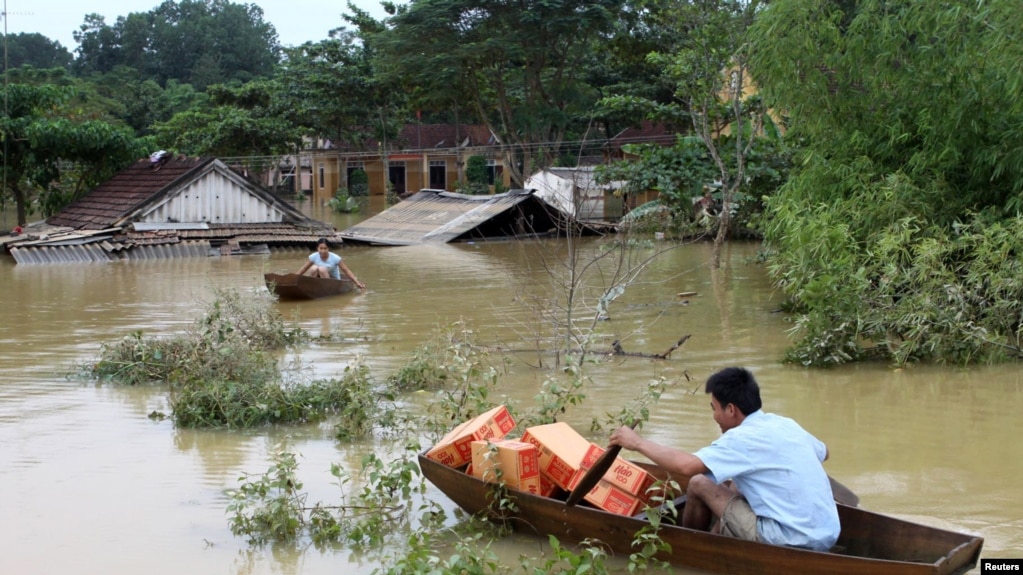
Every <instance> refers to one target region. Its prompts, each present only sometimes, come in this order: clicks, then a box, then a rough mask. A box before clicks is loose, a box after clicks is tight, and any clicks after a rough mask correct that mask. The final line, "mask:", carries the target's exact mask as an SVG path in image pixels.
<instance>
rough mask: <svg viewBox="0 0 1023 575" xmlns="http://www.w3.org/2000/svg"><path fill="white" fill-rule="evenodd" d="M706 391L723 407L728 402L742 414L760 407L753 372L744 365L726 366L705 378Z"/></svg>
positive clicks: (757, 388)
mask: <svg viewBox="0 0 1023 575" xmlns="http://www.w3.org/2000/svg"><path fill="white" fill-rule="evenodd" d="M706 391H707V393H709V394H711V395H713V396H714V399H717V400H718V403H720V404H721V407H722V408H724V407H725V406H726V405H728V404H729V403H731V404H734V405H735V407H737V408H739V411H741V412H742V414H743V415H749V414H751V413H753V412H754V411H756V410H758V409H760V407H761V403H760V386H759V385H757V380H756V379H754V378H753V374H752V373H750V372H749V370H748V369H746V368H744V367H726V368H725V369H722V370H721V371H719V372H717V373H715V374H714V375H712V376H710V378H708V379H707V389H706Z"/></svg>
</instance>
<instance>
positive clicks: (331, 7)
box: [0, 0, 401, 54]
mask: <svg viewBox="0 0 1023 575" xmlns="http://www.w3.org/2000/svg"><path fill="white" fill-rule="evenodd" d="M232 1H233V2H234V3H235V4H256V5H257V6H259V7H261V8H262V9H263V21H264V22H269V23H270V24H273V27H274V28H276V29H277V37H278V39H279V41H280V43H281V45H282V46H298V45H301V44H302V43H304V42H306V41H313V42H316V41H319V40H325V39H326V38H327V37H328V32H330V30H332V29H334V28H337V27H340V26H342V25H343V24H344V21H343V20H341V14H342V13H343V12H346V11H347V9H348V2H347V1H346V0H232ZM395 3H396V4H400V3H401V2H395ZM160 4H162V0H85V1H82V0H42V1H41V2H40V1H38V0H37V1H34V2H33V1H30V0H0V10H4V11H5V12H6V14H7V21H6V22H4V24H5V26H6V31H7V33H8V34H19V33H22V32H24V33H27V34H31V33H33V32H38V33H39V34H42V35H43V36H46V37H47V38H49V39H50V40H56V41H57V42H60V43H61V45H62V46H64V47H65V48H67V49H68V51H69V52H71V53H72V54H73V53H74V51H75V49H76V48H78V44H77V43H76V42H75V39H74V36H73V34H74V32H75V31H76V30H78V27H79V26H81V24H82V22H83V21H84V20H85V15H86V14H94V13H95V14H99V15H101V16H103V17H104V19H105V21H106V23H107V25H110V26H112V25H113V24H114V23H115V22H117V17H118V16H127V15H128V14H130V13H132V12H149V11H150V10H152V9H153V8H156V7H157V6H159V5H160ZM352 4H354V5H355V6H358V7H359V8H360V9H361V10H365V11H366V12H369V14H370V15H371V16H373V17H374V18H376V19H381V18H384V17H385V16H386V13H385V12H384V9H383V8H381V7H380V2H379V0H353V1H352Z"/></svg>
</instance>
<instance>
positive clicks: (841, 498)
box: [828, 475, 860, 507]
mask: <svg viewBox="0 0 1023 575" xmlns="http://www.w3.org/2000/svg"><path fill="white" fill-rule="evenodd" d="M828 481H831V495H832V496H834V498H835V501H837V502H839V503H841V504H842V505H848V506H849V507H859V506H860V496H859V495H856V494H855V493H853V492H852V490H851V489H849V488H848V487H846V486H845V485H842V484H841V483H839V482H838V481H835V478H834V477H832V476H830V475H829V476H828Z"/></svg>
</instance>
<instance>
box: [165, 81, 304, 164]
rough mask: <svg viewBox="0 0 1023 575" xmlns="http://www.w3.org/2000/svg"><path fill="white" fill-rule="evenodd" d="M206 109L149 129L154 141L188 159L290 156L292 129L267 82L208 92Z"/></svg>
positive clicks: (295, 129)
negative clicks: (196, 156) (188, 156)
mask: <svg viewBox="0 0 1023 575" xmlns="http://www.w3.org/2000/svg"><path fill="white" fill-rule="evenodd" d="M208 92H209V95H210V98H211V100H210V104H209V105H208V106H202V107H196V108H192V109H190V110H188V111H185V112H180V113H177V114H175V115H174V117H172V118H171V119H170V120H168V121H166V122H161V123H158V124H156V125H155V126H154V127H153V131H154V133H155V134H156V137H157V139H158V141H160V142H161V143H163V144H164V145H166V146H167V147H170V148H173V149H176V150H179V151H181V152H184V153H186V154H192V155H213V156H265V155H279V154H286V153H291V152H294V151H295V150H296V149H298V147H299V146H300V145H301V142H302V129H301V128H300V127H299V126H298V123H297V122H296V120H295V118H294V114H293V110H291V109H290V107H289V104H288V102H287V101H286V100H283V99H282V98H280V97H278V95H279V94H281V89H280V86H279V85H278V84H277V83H276V82H275V81H273V80H258V81H252V82H249V83H247V84H244V85H241V86H225V85H217V86H211V87H210V88H209V90H208Z"/></svg>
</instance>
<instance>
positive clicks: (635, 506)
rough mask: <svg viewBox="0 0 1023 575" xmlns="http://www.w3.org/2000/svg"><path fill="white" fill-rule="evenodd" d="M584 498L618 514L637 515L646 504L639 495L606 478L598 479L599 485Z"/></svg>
mask: <svg viewBox="0 0 1023 575" xmlns="http://www.w3.org/2000/svg"><path fill="white" fill-rule="evenodd" d="M583 499H585V500H586V501H589V502H590V503H592V504H593V505H594V506H596V507H599V508H600V509H603V510H604V511H610V512H611V513H617V514H618V515H629V516H632V515H635V514H637V513H639V511H640V510H641V509H643V506H644V505H645V502H644V501H643V500H642V499H640V498H639V496H638V495H633V494H632V493H626V492H624V491H622V490H621V489H618V488H617V487H615V486H614V485H613V484H612V483H610V482H608V481H606V480H604V479H601V480H600V481H598V482H597V485H596V486H594V488H593V489H591V490H590V492H589V493H587V494H586V495H585V496H584V497H583Z"/></svg>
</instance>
